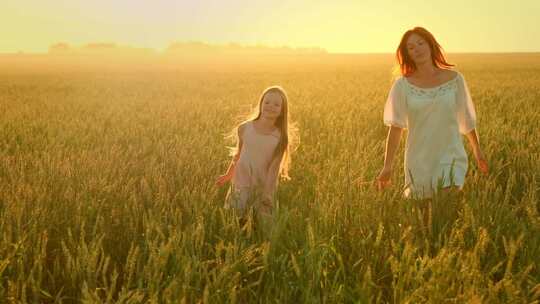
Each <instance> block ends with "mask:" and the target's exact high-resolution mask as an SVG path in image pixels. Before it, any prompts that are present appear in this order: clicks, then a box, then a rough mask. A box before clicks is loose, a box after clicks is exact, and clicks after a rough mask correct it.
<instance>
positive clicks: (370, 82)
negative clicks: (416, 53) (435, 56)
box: [0, 54, 540, 303]
mask: <svg viewBox="0 0 540 304" xmlns="http://www.w3.org/2000/svg"><path fill="white" fill-rule="evenodd" d="M50 57H51V56H30V55H26V56H15V55H14V56H2V57H0V66H1V69H0V113H1V119H0V302H3V303H4V302H5V303H539V302H540V269H539V263H538V262H539V261H540V258H539V257H540V214H539V211H540V203H539V201H540V183H539V178H540V176H539V174H540V128H539V122H540V54H499V55H497V54H490V55H485V54H484V55H482V54H451V55H450V61H451V62H453V63H456V64H457V69H458V70H459V71H460V72H462V73H463V75H464V76H465V78H466V80H467V82H468V85H469V88H470V90H471V94H472V97H473V100H474V102H475V105H476V110H477V113H478V132H479V134H480V142H481V146H482V147H483V150H484V153H485V154H486V157H487V158H488V161H489V164H490V169H491V172H490V174H489V175H488V176H483V175H481V174H480V173H479V172H478V171H477V169H476V166H475V164H474V161H473V159H472V157H471V154H470V153H469V156H470V157H469V163H470V166H469V172H468V174H467V181H466V186H465V189H464V191H463V193H461V194H459V195H446V196H441V197H437V198H435V199H433V200H432V201H414V200H407V199H404V198H402V197H401V188H402V186H403V172H402V171H403V165H402V160H403V147H404V140H402V142H401V148H400V150H399V154H398V156H397V159H396V162H397V164H398V165H397V168H396V170H395V172H394V177H393V182H394V183H393V186H392V187H391V188H390V189H389V190H387V191H385V192H378V191H376V190H375V189H374V188H373V187H371V186H370V185H369V181H371V180H373V179H374V177H375V176H376V175H377V173H378V171H379V170H380V169H381V168H382V164H383V157H384V155H383V154H384V141H385V137H386V132H387V129H386V127H385V126H384V125H383V123H382V111H383V105H384V101H385V99H386V95H387V93H388V90H389V88H390V85H391V81H392V69H393V67H394V60H393V57H392V56H391V55H316V56H315V55H309V56H308V55H306V56H299V55H294V56H268V57H264V58H240V59H239V58H236V59H227V60H225V59H223V60H222V59H219V60H218V59H210V58H198V59H197V60H191V61H184V62H182V61H178V60H177V61H174V60H173V59H170V58H161V59H152V60H140V61H138V62H129V61H127V60H126V61H122V60H117V61H114V60H109V61H108V60H105V59H103V60H97V59H92V58H90V59H89V58H71V59H70V58H67V59H65V58H64V59H62V58H56V59H55V58H50ZM274 84H278V85H281V86H283V87H284V88H285V89H286V90H287V92H288V95H289V99H290V113H291V118H292V120H293V121H295V122H296V123H297V125H298V128H299V135H300V144H299V145H298V148H297V150H296V151H295V152H294V154H293V155H292V160H293V161H292V167H291V178H292V179H291V180H290V181H286V182H282V183H281V184H280V188H279V191H278V202H277V205H278V208H277V209H276V214H275V217H274V222H273V224H272V227H271V229H270V230H269V231H263V230H262V229H260V228H258V226H257V225H256V222H253V221H248V223H247V225H246V226H244V227H241V226H240V225H239V223H238V219H237V218H236V217H235V216H234V215H233V214H230V213H229V212H228V210H225V209H224V208H223V201H224V198H225V194H226V191H227V189H226V188H217V187H215V186H214V181H215V178H216V177H217V176H218V175H219V174H222V173H223V172H224V171H225V169H226V167H227V165H228V162H229V161H230V158H229V156H228V150H227V146H230V145H234V142H233V141H231V140H229V139H227V138H225V137H224V134H226V133H227V132H229V131H231V129H232V128H233V127H234V125H235V124H236V123H237V122H238V121H239V119H240V118H241V117H242V116H243V115H245V114H248V113H249V112H250V110H251V109H252V107H253V106H255V104H256V103H257V99H258V96H259V94H260V93H261V91H262V90H263V89H264V88H266V87H267V86H270V85H274ZM464 140H465V139H464ZM466 148H467V150H468V151H470V150H469V149H468V148H469V147H468V146H467V144H466ZM355 179H360V180H362V181H365V182H366V184H362V185H360V186H357V185H355V184H354V183H353V181H354V180H355ZM426 219H427V222H426Z"/></svg>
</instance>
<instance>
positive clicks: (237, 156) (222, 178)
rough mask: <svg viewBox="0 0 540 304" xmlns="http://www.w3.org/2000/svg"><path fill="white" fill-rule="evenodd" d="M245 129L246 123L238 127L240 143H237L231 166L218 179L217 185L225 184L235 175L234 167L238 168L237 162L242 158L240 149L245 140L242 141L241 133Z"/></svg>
mask: <svg viewBox="0 0 540 304" xmlns="http://www.w3.org/2000/svg"><path fill="white" fill-rule="evenodd" d="M243 129H244V125H240V126H239V127H238V144H237V149H236V153H235V154H234V156H233V159H232V161H231V163H230V164H229V167H228V168H227V172H225V174H223V175H221V176H219V177H218V178H217V180H216V185H217V186H223V185H224V184H225V183H226V182H228V181H230V180H231V179H232V177H233V176H234V169H235V168H236V163H237V162H238V160H239V159H240V151H242V145H243V142H242V136H241V134H242V131H243Z"/></svg>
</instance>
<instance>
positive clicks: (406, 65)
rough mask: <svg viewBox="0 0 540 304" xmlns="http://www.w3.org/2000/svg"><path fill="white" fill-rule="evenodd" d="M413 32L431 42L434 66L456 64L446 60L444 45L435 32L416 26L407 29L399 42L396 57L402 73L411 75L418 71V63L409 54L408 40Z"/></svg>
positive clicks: (445, 66) (441, 66) (440, 66)
mask: <svg viewBox="0 0 540 304" xmlns="http://www.w3.org/2000/svg"><path fill="white" fill-rule="evenodd" d="M412 34H416V35H418V36H420V37H422V39H424V40H425V41H426V42H427V43H428V44H429V48H430V50H431V61H432V62H433V65H434V66H436V67H439V68H445V69H447V68H450V67H453V66H454V65H453V64H450V63H448V61H446V58H445V57H444V54H443V51H442V47H441V45H440V44H439V43H438V42H437V40H436V39H435V37H434V36H433V34H431V33H430V32H429V31H428V30H426V29H425V28H423V27H415V28H413V29H411V30H408V31H406V32H405V34H403V37H401V41H400V42H399V46H398V48H397V51H396V58H397V61H398V63H399V67H400V70H401V75H403V76H408V75H411V74H412V73H413V72H414V71H416V64H415V63H414V61H413V60H412V58H411V56H409V52H408V51H407V40H409V37H410V36H411V35H412Z"/></svg>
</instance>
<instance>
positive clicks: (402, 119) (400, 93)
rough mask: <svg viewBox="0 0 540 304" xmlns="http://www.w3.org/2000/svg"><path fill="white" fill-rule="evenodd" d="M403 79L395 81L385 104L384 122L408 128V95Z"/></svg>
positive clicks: (388, 124)
mask: <svg viewBox="0 0 540 304" xmlns="http://www.w3.org/2000/svg"><path fill="white" fill-rule="evenodd" d="M402 82H403V79H402V78H400V79H397V80H396V81H394V84H393V85H392V88H391V89H390V93H389V94H388V99H387V100H386V104H385V105H384V124H385V125H387V126H395V127H399V128H403V129H406V128H407V116H408V115H407V97H406V94H405V90H404V88H403V83H402Z"/></svg>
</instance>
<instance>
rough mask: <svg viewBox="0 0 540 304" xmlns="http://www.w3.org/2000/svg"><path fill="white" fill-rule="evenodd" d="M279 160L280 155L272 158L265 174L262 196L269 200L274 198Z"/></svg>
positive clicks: (280, 158)
mask: <svg viewBox="0 0 540 304" xmlns="http://www.w3.org/2000/svg"><path fill="white" fill-rule="evenodd" d="M281 160H282V157H277V158H275V159H273V160H272V162H271V163H270V166H269V167H268V173H267V174H266V181H265V183H264V192H263V197H264V199H265V200H266V201H269V202H272V201H273V200H274V193H275V191H276V188H277V184H278V180H279V166H280V164H281Z"/></svg>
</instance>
